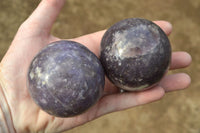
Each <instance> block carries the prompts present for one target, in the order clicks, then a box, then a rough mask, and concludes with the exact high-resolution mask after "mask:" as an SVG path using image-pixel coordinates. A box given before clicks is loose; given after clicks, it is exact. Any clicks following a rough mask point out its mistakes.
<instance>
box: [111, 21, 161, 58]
mask: <svg viewBox="0 0 200 133" xmlns="http://www.w3.org/2000/svg"><path fill="white" fill-rule="evenodd" d="M159 43H160V39H159V31H158V28H157V27H156V26H154V25H150V26H149V25H148V26H147V25H143V24H141V25H138V26H135V27H133V28H132V29H131V31H130V30H129V31H126V30H124V31H121V32H119V31H117V32H115V33H114V35H113V45H112V48H111V52H110V54H111V55H112V56H115V57H116V58H117V59H118V58H121V59H123V58H129V57H134V56H137V55H144V54H147V53H148V52H151V51H152V49H154V48H155V47H156V45H157V44H159ZM161 52H162V51H161Z"/></svg>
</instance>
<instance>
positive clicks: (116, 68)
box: [100, 18, 171, 91]
mask: <svg viewBox="0 0 200 133" xmlns="http://www.w3.org/2000/svg"><path fill="white" fill-rule="evenodd" d="M100 60H101V62H102V65H103V67H104V69H105V73H106V75H107V77H108V78H109V79H110V81H111V82H113V83H114V84H115V85H116V86H117V87H119V88H121V89H124V90H127V91H141V90H145V89H148V88H150V87H152V86H153V85H155V84H157V83H158V82H159V81H160V80H161V78H162V77H163V76H164V75H165V73H166V72H167V70H168V68H169V65H170V60H171V46H170V42H169V40H168V37H167V36H166V34H165V33H164V32H163V30H162V29H161V28H160V27H159V26H157V25H156V24H155V23H153V22H151V21H149V20H146V19H140V18H129V19H125V20H122V21H120V22H118V23H116V24H114V25H113V26H111V27H110V28H109V29H108V30H107V31H106V33H105V34H104V36H103V38H102V42H101V51H100Z"/></svg>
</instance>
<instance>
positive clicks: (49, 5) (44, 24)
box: [26, 0, 65, 32]
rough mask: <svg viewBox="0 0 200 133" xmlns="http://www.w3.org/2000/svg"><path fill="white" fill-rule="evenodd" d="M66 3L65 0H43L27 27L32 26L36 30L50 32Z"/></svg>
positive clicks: (31, 16) (29, 19)
mask: <svg viewBox="0 0 200 133" xmlns="http://www.w3.org/2000/svg"><path fill="white" fill-rule="evenodd" d="M64 3H65V0H42V1H41V2H40V4H39V6H38V7H37V8H36V9H35V11H34V12H33V13H32V14H31V15H30V17H29V18H28V19H27V21H26V22H27V25H32V26H34V28H35V29H40V30H41V29H42V30H43V29H45V30H48V32H50V30H51V27H52V25H53V23H54V21H55V20H56V18H57V16H58V15H59V13H60V10H61V9H62V7H63V5H64Z"/></svg>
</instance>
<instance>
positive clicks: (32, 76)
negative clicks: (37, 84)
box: [30, 71, 35, 80]
mask: <svg viewBox="0 0 200 133" xmlns="http://www.w3.org/2000/svg"><path fill="white" fill-rule="evenodd" d="M34 76H35V75H34V73H33V72H32V71H31V72H30V78H31V80H32V79H33V78H34Z"/></svg>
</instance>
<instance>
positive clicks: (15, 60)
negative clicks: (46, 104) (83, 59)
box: [0, 0, 191, 133]
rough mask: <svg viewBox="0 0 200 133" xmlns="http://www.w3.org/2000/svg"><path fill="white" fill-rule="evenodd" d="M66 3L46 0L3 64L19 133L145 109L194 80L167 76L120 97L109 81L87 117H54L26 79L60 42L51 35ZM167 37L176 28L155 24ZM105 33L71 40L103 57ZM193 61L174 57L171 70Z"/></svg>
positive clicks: (0, 78) (1, 77) (0, 76)
mask: <svg viewBox="0 0 200 133" xmlns="http://www.w3.org/2000/svg"><path fill="white" fill-rule="evenodd" d="M63 5H64V0H43V1H42V2H41V3H40V5H39V6H38V8H37V9H36V10H35V11H34V12H33V14H32V15H31V16H30V17H29V18H28V19H27V20H26V21H25V22H24V23H23V24H22V25H21V26H20V28H19V30H18V32H17V34H16V36H15V38H14V40H13V42H12V44H11V46H10V48H9V50H8V51H7V53H6V55H5V56H4V58H3V59H2V62H1V64H0V83H1V86H2V89H3V92H4V95H5V98H6V100H7V103H8V105H9V110H10V114H11V117H12V120H13V125H14V128H15V130H16V132H20V133H21V132H37V131H40V132H61V131H65V130H68V129H70V128H73V127H76V126H78V125H81V124H84V123H86V122H88V121H90V120H93V119H95V118H97V117H99V116H102V115H104V114H107V113H110V112H114V111H119V110H123V109H127V108H131V107H134V106H137V105H142V104H145V103H149V102H152V101H155V100H158V99H160V98H161V97H163V96H164V94H165V92H168V91H174V90H179V89H184V88H186V87H187V86H188V85H189V84H190V77H189V76H188V75H187V74H184V73H177V74H173V75H167V76H165V77H164V78H163V79H162V81H161V82H160V84H159V85H157V86H156V87H154V88H152V89H150V90H147V91H144V92H131V93H118V90H117V88H115V87H114V85H112V84H111V83H110V82H109V81H108V80H106V86H105V89H104V96H103V97H102V98H101V99H100V100H99V102H98V103H97V104H96V105H95V106H93V107H92V108H91V109H89V110H88V111H87V112H85V113H84V114H81V115H79V116H76V117H71V118H58V117H53V116H51V115H49V114H47V113H45V112H43V111H42V110H40V108H39V107H38V106H37V105H36V104H35V103H34V102H33V100H32V99H31V97H30V95H29V93H28V90H27V86H26V78H27V71H28V66H29V64H30V63H31V61H32V59H33V58H34V56H35V55H36V54H37V53H38V52H39V51H40V50H41V49H42V48H43V47H45V46H46V45H47V44H48V43H51V42H53V41H58V40H60V39H59V38H57V37H54V36H52V35H50V30H51V27H52V25H53V23H54V21H55V19H56V17H57V16H58V14H59V12H60V10H61V8H62V6H63ZM155 23H156V24H157V25H159V26H160V27H161V28H162V29H163V30H164V31H165V33H166V34H167V35H169V34H170V33H171V30H172V27H171V26H170V24H169V23H168V22H165V21H155ZM104 32H105V31H100V32H96V33H93V34H89V35H85V36H82V37H79V38H75V39H70V40H73V41H76V42H79V43H82V44H84V45H85V46H86V47H88V48H89V49H90V50H91V51H92V52H94V53H95V54H96V55H97V56H99V55H98V54H99V47H100V40H101V38H102V36H103V34H104ZM190 62H191V57H190V55H189V54H187V53H185V52H174V53H173V54H172V62H171V69H179V68H183V67H187V66H188V65H189V64H190Z"/></svg>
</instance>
